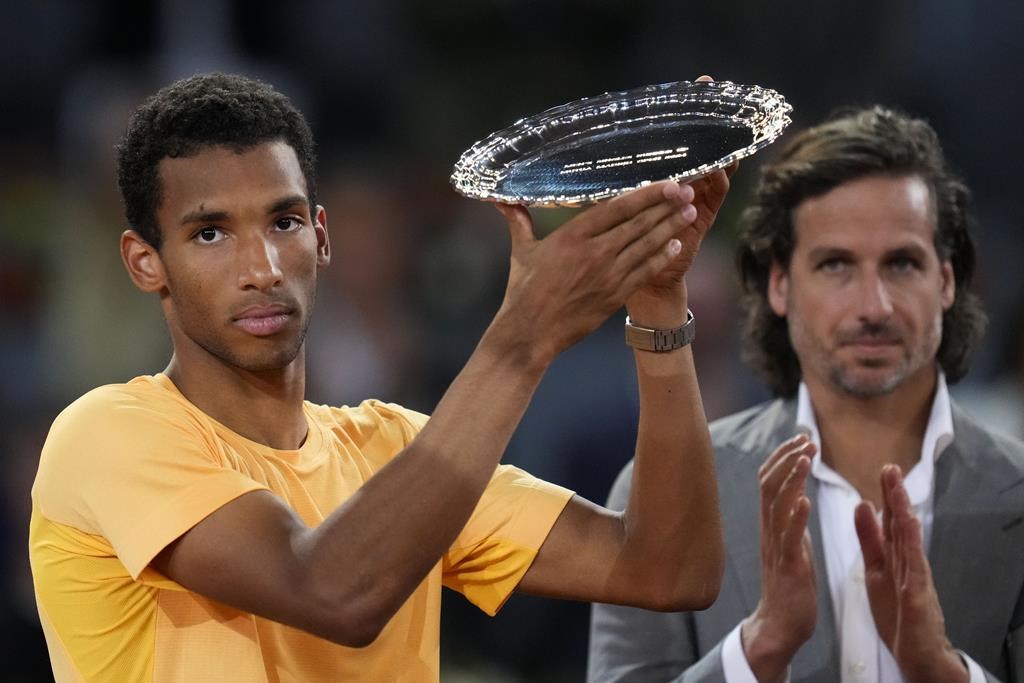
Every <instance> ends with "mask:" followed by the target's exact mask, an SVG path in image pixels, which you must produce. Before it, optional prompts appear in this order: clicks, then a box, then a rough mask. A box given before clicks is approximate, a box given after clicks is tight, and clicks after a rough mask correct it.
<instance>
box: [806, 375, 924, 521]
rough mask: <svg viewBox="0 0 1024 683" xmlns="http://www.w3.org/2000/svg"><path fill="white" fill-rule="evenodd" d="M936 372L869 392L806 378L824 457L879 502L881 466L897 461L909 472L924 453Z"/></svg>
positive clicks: (876, 502)
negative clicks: (866, 395)
mask: <svg viewBox="0 0 1024 683" xmlns="http://www.w3.org/2000/svg"><path fill="white" fill-rule="evenodd" d="M936 377H937V375H936V372H935V371H934V370H932V371H931V372H928V371H922V372H919V373H917V374H916V375H915V376H913V377H910V378H907V380H906V381H904V382H903V383H902V384H900V386H898V387H897V388H896V389H895V390H894V391H892V392H890V393H888V394H885V395H882V396H873V397H870V398H860V397H854V396H850V395H849V394H848V393H846V392H843V391H842V390H840V389H838V388H836V387H833V386H831V385H825V384H821V383H815V382H814V381H813V380H811V381H807V389H808V392H809V394H810V398H811V405H813V407H814V414H815V420H816V421H817V424H818V432H819V434H820V436H821V458H822V461H823V462H824V463H825V464H826V465H828V466H829V467H831V468H832V469H833V470H835V471H836V472H837V473H839V474H840V475H841V476H842V477H843V478H844V479H846V481H848V482H849V483H850V484H851V485H852V486H854V487H855V488H856V489H857V490H858V492H860V494H861V496H862V497H863V498H865V499H867V500H870V501H872V502H873V503H875V506H876V507H880V503H881V499H880V498H881V489H880V485H879V475H880V473H881V470H882V466H883V465H886V464H889V463H893V464H896V465H899V466H900V468H901V469H902V470H903V472H904V473H906V472H909V471H910V470H911V469H912V468H913V467H914V465H916V464H917V462H918V461H919V460H920V459H921V445H922V442H923V440H924V434H925V430H926V429H927V426H928V418H929V415H930V414H931V407H932V401H933V399H934V397H935V389H936Z"/></svg>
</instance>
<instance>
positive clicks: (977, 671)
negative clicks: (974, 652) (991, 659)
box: [956, 650, 988, 683]
mask: <svg viewBox="0 0 1024 683" xmlns="http://www.w3.org/2000/svg"><path fill="white" fill-rule="evenodd" d="M956 653H957V654H958V655H960V659H962V660H964V664H966V665H967V672H968V674H969V676H970V683H986V681H987V680H988V679H987V678H986V677H985V670H984V669H982V668H981V665H980V664H978V663H977V662H976V661H974V660H973V659H971V658H970V657H968V656H967V653H966V652H964V651H963V650H957V651H956Z"/></svg>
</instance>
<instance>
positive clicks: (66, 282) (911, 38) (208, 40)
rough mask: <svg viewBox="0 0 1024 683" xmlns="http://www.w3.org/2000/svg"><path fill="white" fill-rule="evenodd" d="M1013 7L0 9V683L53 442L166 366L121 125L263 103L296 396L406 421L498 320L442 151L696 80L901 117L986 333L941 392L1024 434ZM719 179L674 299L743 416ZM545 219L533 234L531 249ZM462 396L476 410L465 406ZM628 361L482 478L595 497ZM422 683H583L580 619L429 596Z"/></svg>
mask: <svg viewBox="0 0 1024 683" xmlns="http://www.w3.org/2000/svg"><path fill="white" fill-rule="evenodd" d="M1022 20H1024V6H1018V5H1015V4H1012V3H1003V4H1002V5H1000V6H999V8H998V10H996V9H994V8H992V7H988V8H987V9H983V8H981V6H980V5H979V3H974V2H970V1H969V0H908V1H907V2H902V3H886V2H882V1H881V0H864V1H862V2H858V3H834V4H833V3H811V2H788V3H760V2H754V1H753V0H746V1H739V0H736V1H732V2H716V3H658V2H653V1H651V0H638V1H637V2H633V3H628V4H623V3H614V4H613V3H593V2H584V1H583V0H570V1H567V2H540V1H539V0H524V1H520V2H511V1H510V0H476V1H475V2H445V1H441V2H438V1H434V2H425V1H419V0H409V1H405V2H403V1H398V0H392V1H381V2H372V3H370V2H356V1H354V0H341V1H337V2H327V1H318V0H294V1H293V2H289V3H273V2H241V1H240V0H236V1H234V2H232V1H229V0H204V1H203V2H191V1H186V2H172V1H171V0H164V1H162V2H152V3H130V2H122V1H115V0H106V1H95V2H74V1H72V0H63V1H62V0H46V1H37V2H29V1H24V2H21V1H15V2H5V3H0V55H2V58H0V86H2V88H3V92H4V94H5V100H4V105H3V106H2V107H0V121H2V126H0V168H2V177H3V178H4V182H3V183H2V184H0V377H2V382H0V424H2V429H0V444H2V445H3V448H2V451H0V456H2V460H0V465H2V467H3V470H2V476H0V487H2V488H0V505H2V506H4V508H5V509H4V514H3V515H0V542H2V543H3V546H4V550H5V552H4V553H3V554H2V555H0V558H2V559H0V581H3V587H4V590H2V591H0V643H2V645H0V648H2V649H3V650H4V651H5V654H7V655H8V656H7V657H6V658H5V662H6V663H5V668H8V667H10V668H9V669H8V672H7V674H5V675H7V676H9V677H10V678H5V680H20V681H35V680H47V679H48V676H49V674H48V665H47V662H46V659H45V648H44V646H43V643H42V637H41V634H40V633H39V630H38V622H37V617H36V612H35V604H34V600H33V597H32V590H31V579H30V577H29V574H28V567H27V552H26V549H25V543H26V538H27V521H28V513H29V499H28V491H29V488H30V486H31V482H32V478H33V476H34V470H35V463H36V459H37V457H38V452H39V448H40V446H41V444H42V441H43V439H44V438H45V435H46V430H47V429H48V426H49V423H50V421H51V420H52V419H53V417H54V416H55V415H56V413H57V412H59V411H60V410H61V409H62V407H63V406H64V405H66V404H67V403H68V402H70V401H71V400H73V399H74V398H76V397H77V396H79V395H80V394H82V393H84V392H85V391H87V390H88V389H90V388H92V387H94V386H96V385H99V384H104V383H108V382H119V381H124V380H126V379H128V378H130V377H132V376H135V375H137V374H143V373H153V372H157V371H160V370H162V369H163V367H164V366H165V365H166V362H167V360H168V354H169V352H170V344H169V341H168V339H167V337H166V332H165V331H164V328H163V324H162V319H161V316H160V313H159V309H158V307H157V305H156V303H155V301H153V300H151V299H150V298H147V297H146V296H144V295H142V294H140V293H138V292H137V291H135V290H134V289H133V288H132V287H131V285H130V283H129V281H128V279H127V277H126V276H125V273H124V271H123V268H122V267H121V264H120V259H119V255H118V250H117V241H118V235H119V234H120V232H121V231H122V230H123V229H124V228H125V222H124V218H123V215H122V213H121V207H120V203H119V198H118V195H117V189H116V183H115V178H114V167H113V158H114V157H113V145H114V143H115V142H116V140H117V139H118V137H119V135H120V133H121V131H122V130H123V127H124V124H125V120H126V118H127V114H128V112H129V111H130V110H131V109H132V108H133V107H134V106H135V105H136V104H138V103H139V102H140V100H141V99H142V98H143V97H144V96H145V95H147V94H148V93H151V92H153V91H154V90H155V89H156V88H157V87H159V86H160V85H162V84H164V83H166V82H168V81H170V80H172V79H174V78H177V77H179V76H183V75H187V74H190V73H193V72H196V71H206V70H225V71H240V72H244V73H247V74H250V75H255V76H259V77H261V78H263V79H265V80H268V81H270V82H272V83H274V84H275V86H277V87H278V88H280V89H281V90H283V91H284V92H286V93H288V94H289V95H290V96H291V97H293V99H294V100H295V101H296V102H297V103H298V104H299V106H300V108H301V109H303V111H304V112H305V114H306V115H307V117H308V118H309V120H310V121H311V123H312V125H313V129H314V133H315V134H316V136H317V139H318V143H319V156H320V164H319V169H320V174H321V180H320V187H321V190H320V201H321V203H322V204H324V206H326V208H327V212H328V228H329V230H330V231H331V234H332V244H333V252H334V258H333V262H332V264H331V267H330V268H329V269H328V270H327V271H326V272H325V274H324V277H323V278H322V279H321V283H320V288H319V291H318V307H317V314H316V316H314V322H313V325H312V327H311V329H310V333H309V338H308V342H309V343H308V362H309V367H310V379H311V381H310V386H309V395H310V398H311V399H312V400H314V401H316V402H322V403H332V404H345V403H353V402H358V401H359V400H361V399H362V398H366V397H371V396H372V397H377V398H381V399H385V400H389V401H395V402H398V403H401V404H404V405H406V406H408V407H411V408H415V409H418V410H422V411H424V412H430V410H431V409H432V407H433V405H434V404H435V403H436V402H437V400H438V398H439V397H440V396H441V394H442V392H443V391H444V389H445V387H446V386H447V384H448V383H449V382H450V381H451V379H452V378H453V377H454V375H455V374H456V373H457V372H458V370H459V369H460V368H461V366H462V363H463V362H464V361H465V359H466V358H467V357H468V355H469V353H470V351H471V350H472V348H473V346H474V345H475V343H476V340H477V339H478V338H479V335H480V333H481V332H482V330H483V327H484V325H486V323H487V322H488V320H489V319H490V317H491V315H492V314H493V312H494V311H495V310H496V308H497V306H498V304H499V303H500V297H501V294H502V291H503V287H504V281H505V277H506V274H507V268H508V266H507V251H508V247H507V237H506V234H505V231H504V227H503V225H504V224H503V221H502V220H501V218H500V216H499V215H498V214H497V213H496V212H494V210H493V209H492V208H491V207H489V206H487V205H485V204H482V203H479V202H475V201H472V200H468V199H465V198H462V197H460V196H458V195H457V194H455V192H454V191H453V190H452V189H451V188H450V186H449V185H448V181H447V176H448V173H449V172H450V170H451V166H452V164H453V163H454V161H455V160H456V159H457V158H458V156H459V154H460V153H461V152H462V151H463V150H464V149H465V148H467V147H468V146H469V145H471V144H472V143H473V142H475V141H476V140H478V139H480V138H482V137H484V136H486V135H487V134H488V133H489V132H491V131H492V130H495V129H498V128H502V127H504V126H506V125H508V124H510V123H511V122H512V121H514V120H515V119H517V118H519V117H521V116H525V115H529V114H533V113H536V112H539V111H540V110H542V109H544V108H547V107H549V106H553V105H556V104H560V103H562V102H565V101H568V100H571V99H576V98H579V97H583V96H587V95H593V94H597V93H600V92H604V91H610V90H623V89H628V88H630V87H635V86H640V85H645V84H649V83H660V82H667V81H673V80H681V79H689V78H694V77H696V76H698V75H700V74H702V73H710V74H712V75H713V76H715V77H716V78H719V79H729V80H734V81H737V82H744V83H757V84H759V85H764V86H768V87H772V88H775V89H777V90H779V91H780V92H782V93H783V94H784V95H785V96H786V97H787V99H788V100H789V101H790V102H791V103H792V104H793V106H794V124H793V125H794V126H795V127H803V126H806V125H810V124H813V123H815V122H817V121H818V120H820V119H821V118H822V117H823V116H824V115H826V114H827V113H828V112H829V111H831V110H833V109H834V108H836V107H838V106H841V105H855V104H869V103H875V102H880V103H884V104H888V105H891V106H895V107H898V108H902V109H904V110H906V111H908V112H910V113H912V114H915V115H918V116H922V117H924V118H926V119H928V120H929V121H930V122H931V123H932V124H933V125H934V127H935V128H936V129H937V131H938V132H939V135H940V137H941V138H942V139H943V141H944V142H945V145H946V149H947V153H948V156H949V157H950V158H951V159H952V161H953V163H954V165H955V166H956V167H957V168H958V169H959V170H960V172H961V173H962V174H963V175H964V176H965V178H966V180H967V181H968V184H969V185H970V186H971V187H972V188H973V189H974V191H975V196H976V204H977V214H978V217H979V219H980V224H981V228H980V230H979V232H978V233H977V235H976V237H977V239H978V243H979V255H980V256H979V258H980V263H981V265H980V268H979V275H980V277H979V278H978V280H979V282H978V286H977V289H978V293H979V294H980V295H981V296H982V298H983V300H984V301H985V303H986V307H987V309H988V311H989V313H990V315H991V320H992V322H991V326H990V331H989V335H988V339H987V342H986V345H985V347H984V348H983V350H982V353H981V355H980V357H979V358H978V361H977V362H976V366H975V368H974V369H973V371H972V373H971V374H970V376H969V379H968V381H966V382H964V383H963V384H962V385H961V386H959V387H957V388H955V389H954V395H955V396H958V398H959V399H960V400H961V402H962V403H964V404H965V405H966V407H967V408H968V410H972V411H974V412H977V413H978V414H980V415H981V416H982V418H983V420H984V422H985V423H986V424H988V425H990V426H994V427H996V428H1000V429H1003V430H1005V431H1008V432H1011V433H1015V434H1016V435H1018V436H1024V323H1022V320H1024V287H1022V286H1021V285H1020V284H1019V282H1018V279H1017V276H1016V275H1015V274H1016V273H1019V272H1020V269H1019V267H1018V266H1017V261H1018V260H1019V258H1020V255H1021V254H1024V239H1022V233H1021V218H1022V214H1024V203H1022V202H1021V201H1020V199H1019V186H1020V185H1021V184H1022V182H1024V173H1022V172H1021V171H1020V170H1019V165H1018V159H1019V158H1020V157H1021V155H1022V153H1024V127H1021V126H1019V125H1018V124H1017V120H1018V116H1019V113H1020V112H1021V110H1022V108H1024V101H1022V100H1024V94H1022V93H1024V87H1021V86H1022V85H1024V76H1022V75H1021V72H1020V71H1019V69H1018V65H1019V64H1020V58H1021V56H1022V54H1021V52H1022V50H1021V48H1020V47H1019V40H1018V39H1017V31H1018V29H1019V27H1020V26H1022V25H1024V22H1022ZM771 154H772V148H769V149H767V150H765V151H764V152H762V153H761V154H760V155H759V157H755V158H754V159H752V160H749V161H748V162H745V163H744V165H743V167H742V168H741V169H740V171H739V173H738V174H737V176H735V178H734V190H733V192H732V194H731V196H730V198H729V199H728V200H727V204H726V208H725V209H724V210H723V213H722V215H721V216H720V218H719V221H718V225H717V227H716V228H715V230H714V233H713V235H712V237H711V238H710V239H709V240H708V241H707V242H706V244H705V246H704V248H703V250H702V252H701V255H700V257H699V258H698V260H697V264H696V266H695V268H694V270H693V271H691V274H690V275H689V277H688V285H689V291H690V301H691V306H692V308H693V309H694V311H695V312H696V315H697V316H698V317H699V326H700V327H699V334H698V338H697V342H696V343H695V353H696V357H697V362H698V372H699V376H700V381H701V386H702V393H703V396H704V405H705V408H706V411H707V414H708V417H709V418H710V419H713V418H715V417H718V416H721V415H725V414H727V413H729V412H732V411H735V410H737V409H739V408H741V407H744V406H747V405H751V404H753V403H754V402H757V401H759V400H761V399H763V398H766V396H767V395H766V394H765V392H764V389H763V388H761V387H760V386H759V385H758V384H757V383H756V381H755V380H754V379H753V377H752V375H751V374H750V373H749V372H748V371H747V370H746V369H745V368H744V367H743V365H742V364H741V363H740V361H739V354H738V343H737V338H736V337H737V308H736V306H737V296H736V292H737V285H736V281H735V278H734V275H733V265H732V239H733V235H734V234H735V231H736V224H737V219H738V216H739V213H740V212H741V210H742V208H743V205H744V202H745V199H746V197H747V196H748V192H749V188H750V185H751V184H752V183H753V181H754V179H755V177H756V169H757V167H758V164H759V159H761V158H766V157H769V156H770V155H771ZM568 214H569V210H564V209H557V210H553V209H548V210H536V211H535V212H534V218H535V221H536V222H537V224H538V226H539V229H541V230H548V229H551V228H552V227H553V226H555V225H557V224H559V223H560V222H561V221H563V220H564V219H565V218H566V216H567V215H568ZM481 398H482V400H486V397H481ZM636 419H637V405H636V395H635V387H634V379H633V370H632V356H631V353H630V352H629V350H628V349H627V347H626V346H625V345H624V344H623V343H622V321H621V319H620V318H619V317H618V316H616V317H614V318H613V319H612V320H610V321H609V322H608V323H607V324H606V325H605V326H604V327H603V328H601V329H600V330H598V332H596V333H595V334H594V335H593V336H592V337H590V338H588V339H586V340H585V341H583V342H581V343H580V344H578V345H577V346H576V347H574V348H572V349H570V350H569V351H568V352H567V353H566V354H564V356H563V357H561V358H560V359H558V361H557V362H556V363H555V364H554V365H553V366H552V368H551V369H550V371H549V372H548V374H547V376H546V378H545V380H544V382H543V383H542V385H541V386H540V388H539V390H538V392H537V395H536V397H535V399H534V401H533V404H532V405H531V407H530V410H529V411H528V413H527V415H526V417H525V419H524V420H523V423H522V425H521V428H520V429H519V431H518V432H517V434H516V436H515V438H514V439H513V442H512V444H511V446H510V449H509V452H508V454H507V457H506V459H505V460H506V462H511V463H514V464H517V465H520V466H522V467H524V468H526V469H528V470H529V471H531V472H533V473H534V474H536V475H539V476H541V477H543V478H545V479H549V480H552V481H554V482H556V483H559V484H562V485H564V486H567V487H570V488H572V489H574V490H576V491H577V492H579V493H580V494H581V495H583V496H585V497H587V498H590V499H592V500H597V501H603V500H604V498H605V496H606V495H607V492H608V489H609V487H610V485H611V482H612V479H613V478H614V475H615V474H616V473H617V472H618V470H619V469H620V468H621V466H622V464H623V463H624V462H625V461H626V460H627V459H628V458H629V457H630V455H631V452H632V448H633V444H632V435H633V434H634V433H635V427H636ZM445 600H446V602H445V608H444V617H443V619H444V624H443V628H442V638H443V645H442V647H443V650H442V678H443V679H444V680H451V681H458V680H488V681H499V682H500V681H519V680H530V681H561V680H580V679H581V678H582V676H583V671H584V661H585V654H586V649H585V645H586V643H585V638H586V631H587V629H586V622H587V614H588V612H587V608H586V606H585V605H573V604H564V603H555V602H552V601H546V600H540V599H532V598H528V597H518V596H517V597H516V598H514V599H513V600H512V601H510V603H509V604H508V605H506V607H505V608H504V610H503V611H502V613H501V614H500V615H499V616H498V617H497V618H496V619H489V618H487V617H485V616H484V615H482V614H478V613H476V612H475V610H474V609H473V608H472V607H471V606H469V605H468V604H466V603H464V601H462V599H461V598H460V597H459V596H457V595H452V596H446V597H445Z"/></svg>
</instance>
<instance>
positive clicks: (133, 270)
mask: <svg viewBox="0 0 1024 683" xmlns="http://www.w3.org/2000/svg"><path fill="white" fill-rule="evenodd" d="M121 260H122V261H123V262H124V267H125V268H126V269H127V270H128V275H129V277H131V279H132V282H134V283H135V286H136V287H138V288H139V289H141V290H142V291H143V292H158V291H160V290H161V289H163V288H164V287H165V286H166V285H167V274H166V273H165V272H164V262H163V261H162V260H161V259H160V252H158V251H157V250H156V248H155V247H153V245H151V244H150V243H149V242H147V241H146V240H144V239H143V238H142V235H140V234H139V233H137V232H135V231H134V230H125V231H124V232H123V233H121Z"/></svg>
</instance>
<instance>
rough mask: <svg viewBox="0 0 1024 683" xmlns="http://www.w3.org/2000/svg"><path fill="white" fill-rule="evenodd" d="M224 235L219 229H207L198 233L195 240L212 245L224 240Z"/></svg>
mask: <svg viewBox="0 0 1024 683" xmlns="http://www.w3.org/2000/svg"><path fill="white" fill-rule="evenodd" d="M223 237H224V235H223V233H222V232H221V231H220V229H219V228H212V227H207V228H203V229H202V230H200V231H199V232H197V233H196V235H195V239H196V240H197V241H199V242H203V243H206V244H212V243H213V242H219V241H220V240H221V239H223Z"/></svg>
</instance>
